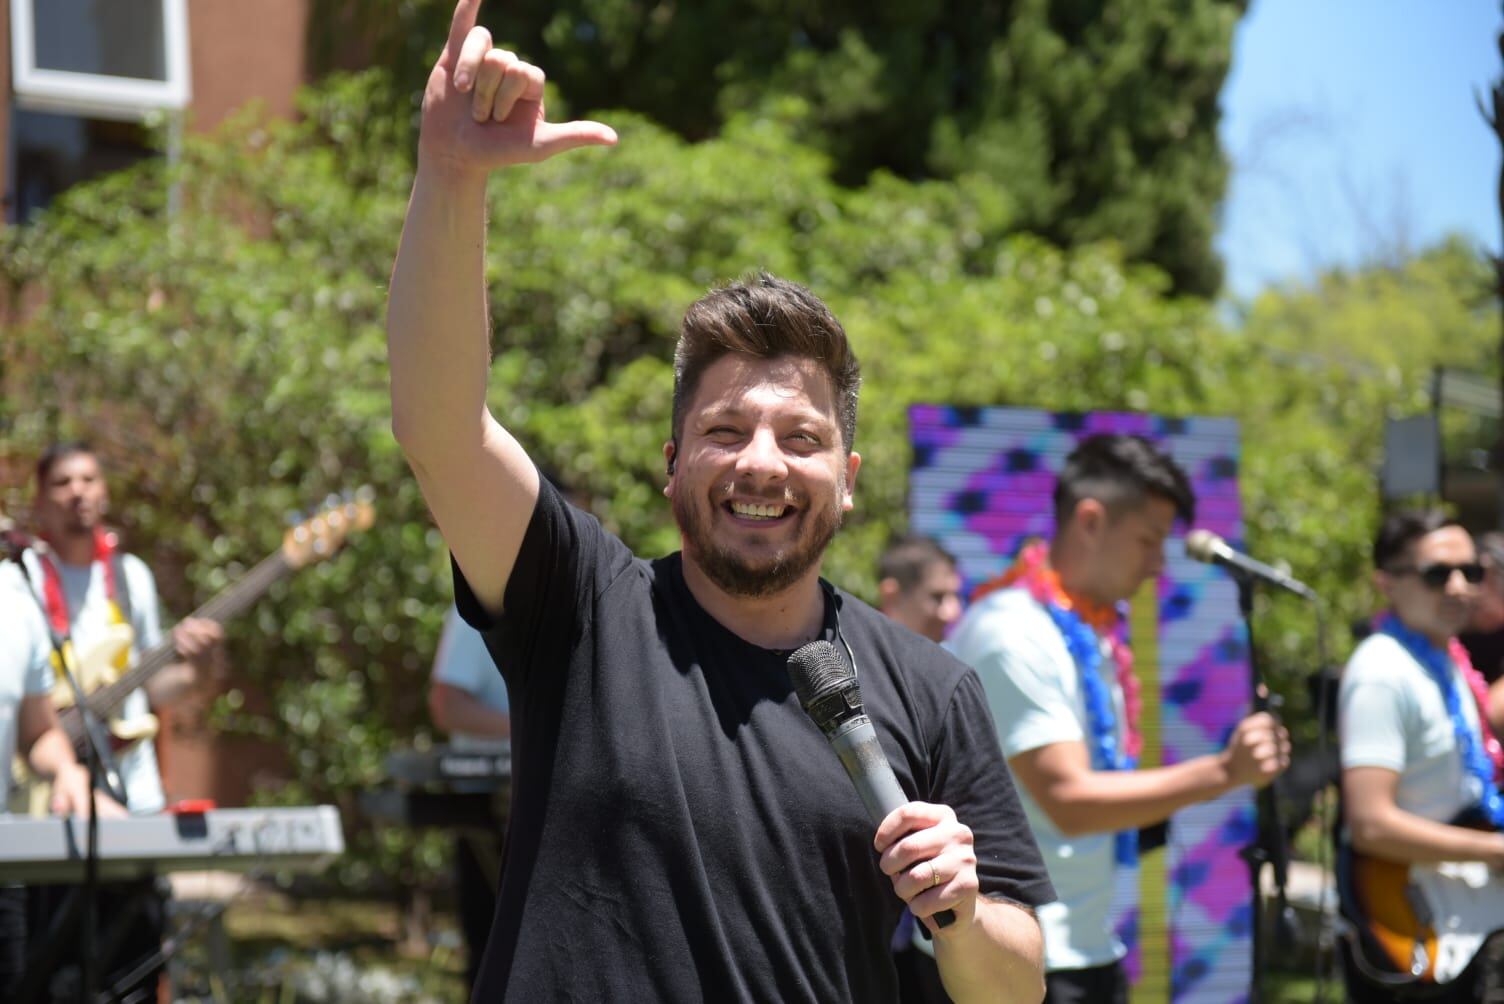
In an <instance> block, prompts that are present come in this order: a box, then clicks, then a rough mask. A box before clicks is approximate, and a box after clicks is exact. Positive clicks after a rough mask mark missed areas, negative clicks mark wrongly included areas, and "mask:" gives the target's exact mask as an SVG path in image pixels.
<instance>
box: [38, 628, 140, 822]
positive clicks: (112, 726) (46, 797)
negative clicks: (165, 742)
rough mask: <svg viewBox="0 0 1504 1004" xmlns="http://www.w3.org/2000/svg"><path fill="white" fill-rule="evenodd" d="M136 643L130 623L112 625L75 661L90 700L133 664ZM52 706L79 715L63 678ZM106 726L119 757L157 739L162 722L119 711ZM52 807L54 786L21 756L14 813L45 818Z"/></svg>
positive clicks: (75, 671)
mask: <svg viewBox="0 0 1504 1004" xmlns="http://www.w3.org/2000/svg"><path fill="white" fill-rule="evenodd" d="M134 640H135V632H134V631H132V630H131V627H130V625H129V624H111V625H110V626H109V627H108V628H107V629H106V630H105V632H104V634H103V636H102V637H100V638H97V639H95V641H94V643H93V644H92V645H90V646H89V647H88V648H87V649H85V650H84V652H83V654H82V655H81V656H75V657H74V658H73V659H72V663H73V667H72V668H73V674H74V676H75V677H76V678H77V680H78V685H79V687H81V688H82V689H83V691H84V694H85V697H86V698H87V695H89V694H92V693H96V692H97V691H99V690H100V688H102V687H108V686H110V685H111V684H113V683H115V682H116V681H118V680H119V679H120V676H121V674H122V672H123V671H124V668H125V667H126V666H127V665H128V664H129V663H128V658H127V657H128V654H129V652H130V649H131V644H132V642H133V641H134ZM53 658H54V659H56V658H57V656H56V655H54V656H53ZM52 703H53V706H54V707H56V708H57V709H58V712H59V714H60V715H61V716H63V717H64V718H67V717H69V716H76V714H77V711H76V710H75V709H74V703H75V702H74V700H73V688H72V687H70V686H68V684H67V682H66V681H64V680H63V679H62V678H61V677H58V678H57V679H56V681H55V683H54V685H53V688H52ZM106 727H107V728H108V729H109V732H110V748H111V749H112V750H113V751H114V753H115V754H116V755H117V756H118V755H120V754H122V753H125V752H127V751H129V750H130V749H131V748H132V747H134V746H135V745H136V744H137V743H139V742H141V741H143V740H150V739H155V738H156V735H157V731H158V729H159V728H160V723H159V722H158V721H157V716H156V715H153V714H149V713H148V714H144V715H135V716H132V717H126V716H124V715H123V714H121V713H120V710H119V709H118V708H117V709H116V710H115V711H114V712H113V713H112V714H111V715H110V717H109V720H108V721H107V722H106ZM77 754H78V756H79V758H80V759H82V758H83V756H84V752H83V751H82V750H78V751H77ZM51 804H52V785H51V783H50V782H47V781H44V780H42V779H41V778H39V777H37V776H36V775H34V774H33V773H32V772H31V771H30V769H29V768H27V766H26V761H25V760H23V759H22V758H21V756H20V755H19V754H17V756H16V758H15V764H14V768H13V770H12V771H11V794H10V804H9V809H10V811H11V812H16V813H23V814H25V815H29V816H45V815H47V813H48V810H49V808H50V807H51Z"/></svg>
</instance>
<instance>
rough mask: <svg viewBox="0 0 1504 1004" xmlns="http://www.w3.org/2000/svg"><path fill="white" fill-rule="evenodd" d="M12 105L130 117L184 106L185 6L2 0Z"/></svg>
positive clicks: (175, 0)
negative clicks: (6, 0) (8, 26)
mask: <svg viewBox="0 0 1504 1004" xmlns="http://www.w3.org/2000/svg"><path fill="white" fill-rule="evenodd" d="M10 18H11V20H10V23H11V49H12V52H11V57H12V63H13V66H14V68H13V71H12V74H13V79H12V85H13V88H14V90H15V95H16V104H17V106H19V107H21V108H25V109H29V110H32V111H49V112H63V113H68V114H73V115H83V116H88V117H91V118H110V119H135V120H139V119H142V118H144V117H146V116H147V115H148V114H150V113H151V112H153V111H159V110H178V109H181V108H184V107H186V106H187V104H188V98H189V83H188V13H187V6H186V0H10Z"/></svg>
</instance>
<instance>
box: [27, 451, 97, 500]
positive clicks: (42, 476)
mask: <svg viewBox="0 0 1504 1004" xmlns="http://www.w3.org/2000/svg"><path fill="white" fill-rule="evenodd" d="M80 453H86V454H88V455H89V456H91V457H98V456H99V454H97V453H95V452H94V448H93V447H91V446H90V445H89V444H88V443H86V442H84V441H83V440H81V439H69V440H65V441H63V442H61V443H53V444H52V445H51V446H49V447H47V449H45V450H43V451H42V455H41V456H40V457H38V458H37V487H38V488H41V487H42V486H43V485H45V484H47V478H48V477H49V476H51V474H52V469H53V468H54V467H56V466H57V465H58V464H59V463H60V462H62V461H64V460H67V459H68V458H69V457H74V456H77V455H78V454H80Z"/></svg>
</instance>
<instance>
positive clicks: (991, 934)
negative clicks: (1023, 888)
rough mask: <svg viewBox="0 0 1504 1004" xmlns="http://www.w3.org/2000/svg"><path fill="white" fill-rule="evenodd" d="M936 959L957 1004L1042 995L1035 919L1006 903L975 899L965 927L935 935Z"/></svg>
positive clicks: (1024, 1003)
mask: <svg viewBox="0 0 1504 1004" xmlns="http://www.w3.org/2000/svg"><path fill="white" fill-rule="evenodd" d="M935 961H936V962H937V963H938V964H939V966H940V979H941V981H942V982H943V983H944V984H945V992H946V993H947V994H949V995H950V997H951V999H952V1000H954V1001H955V1002H956V1004H971V1002H973V1001H975V1002H978V1004H981V1002H992V1001H1009V1002H1010V1004H1011V1002H1018V1004H1036V1002H1038V1001H1041V1000H1043V999H1044V938H1043V936H1042V935H1041V934H1040V931H1039V922H1038V921H1037V920H1035V919H1034V917H1033V915H1032V914H1031V913H1030V912H1029V911H1027V910H1025V909H1023V908H1022V907H1018V906H1014V905H1013V904H1011V903H1004V902H1001V901H998V900H990V899H986V898H983V897H978V898H977V908H976V916H975V919H974V920H973V921H972V923H971V924H969V925H968V926H967V928H966V929H965V930H960V931H953V930H951V929H949V928H942V929H941V931H940V933H939V934H937V935H936V936H935Z"/></svg>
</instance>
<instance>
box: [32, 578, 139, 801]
mask: <svg viewBox="0 0 1504 1004" xmlns="http://www.w3.org/2000/svg"><path fill="white" fill-rule="evenodd" d="M26 558H27V566H28V569H29V571H30V578H31V582H32V585H33V586H34V587H35V588H37V589H40V588H42V583H43V582H44V581H45V580H44V579H43V577H42V568H41V563H40V561H38V559H37V558H36V556H35V555H34V554H33V553H31V552H27V555H26ZM57 567H58V573H59V575H60V577H61V578H62V583H63V596H64V598H65V599H66V601H67V604H68V616H69V619H70V621H69V622H70V633H69V636H70V637H71V638H72V639H73V645H74V650H75V651H76V652H78V653H79V654H80V655H82V654H84V653H87V652H88V650H89V648H90V647H91V646H92V645H93V644H94V643H96V642H97V641H99V639H100V638H101V637H102V636H103V635H104V632H105V631H106V630H107V629H108V628H109V626H110V621H111V618H110V607H109V595H108V592H107V591H106V589H105V579H104V573H103V569H102V568H101V566H100V565H99V563H98V562H94V563H91V564H88V565H70V564H68V563H66V562H62V561H59V562H58V563H57ZM119 567H120V569H121V572H122V575H123V577H124V579H125V581H124V582H117V583H116V590H117V592H118V591H119V590H121V589H125V590H128V591H129V592H128V597H129V604H128V605H129V607H130V622H131V630H132V632H133V633H134V634H135V640H134V642H133V643H132V645H131V652H130V658H131V660H132V662H134V661H135V659H136V658H137V657H138V656H139V655H140V654H141V653H142V652H144V651H146V650H147V649H149V648H151V647H153V646H154V645H157V644H158V643H160V642H161V640H162V628H161V620H160V613H159V610H158V607H157V582H156V580H155V579H154V578H152V574H151V570H150V569H149V568H147V567H146V564H145V562H143V561H142V560H141V559H140V558H137V557H136V556H135V555H133V554H126V555H122V556H121V559H120V562H119ZM120 605H121V607H125V606H126V605H127V603H126V602H125V600H124V599H122V600H121V601H120ZM150 711H151V705H150V703H149V702H148V701H147V698H146V692H145V691H144V690H139V689H138V690H134V691H132V692H131V694H130V696H129V697H127V698H126V699H125V703H124V704H123V705H122V706H121V713H122V714H123V715H124V716H125V717H127V718H134V717H136V716H137V715H145V714H149V713H150ZM119 763H120V776H121V780H122V781H123V782H124V783H125V796H126V800H127V801H128V802H129V803H130V805H129V808H130V811H131V813H132V815H144V814H146V813H151V812H161V811H162V809H163V808H165V807H166V797H165V796H164V795H163V793H162V776H161V773H160V771H159V770H158V769H157V751H156V747H155V746H154V745H153V744H152V743H151V742H150V741H143V742H138V743H136V744H135V745H134V746H132V747H131V748H130V749H129V750H127V751H126V752H125V753H124V754H123V755H122V756H121V757H120V760H119Z"/></svg>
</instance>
